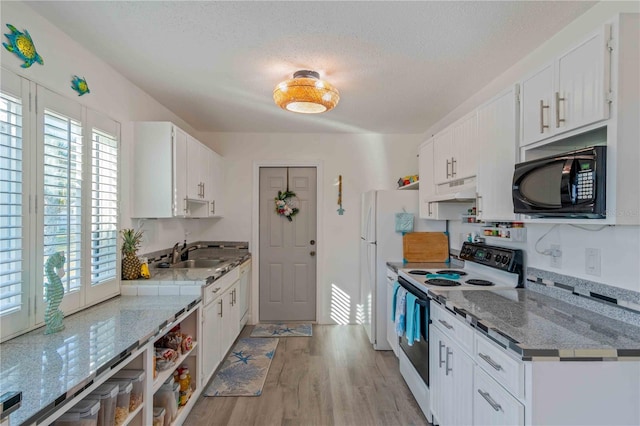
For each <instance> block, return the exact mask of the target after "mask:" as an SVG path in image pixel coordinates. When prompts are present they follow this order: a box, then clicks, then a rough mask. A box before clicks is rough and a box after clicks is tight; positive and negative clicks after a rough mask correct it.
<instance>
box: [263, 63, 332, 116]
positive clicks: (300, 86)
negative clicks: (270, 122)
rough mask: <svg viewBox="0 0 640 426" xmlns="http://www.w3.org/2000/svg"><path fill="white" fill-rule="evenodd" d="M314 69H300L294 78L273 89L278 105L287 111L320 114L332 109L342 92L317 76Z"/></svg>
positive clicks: (274, 98)
mask: <svg viewBox="0 0 640 426" xmlns="http://www.w3.org/2000/svg"><path fill="white" fill-rule="evenodd" d="M317 76H318V73H316V72H313V71H298V72H296V73H295V74H294V78H292V79H290V80H286V81H283V82H282V83H280V84H278V85H277V86H276V87H275V89H273V100H274V101H275V103H276V105H278V106H279V107H280V108H282V109H286V110H287V111H292V112H299V113H302V114H318V113H321V112H325V111H329V110H332V109H333V108H334V107H335V106H336V105H338V101H339V100H340V93H339V92H338V90H337V89H336V88H335V87H333V86H332V85H331V84H329V83H327V82H326V81H323V80H319V79H318V78H317Z"/></svg>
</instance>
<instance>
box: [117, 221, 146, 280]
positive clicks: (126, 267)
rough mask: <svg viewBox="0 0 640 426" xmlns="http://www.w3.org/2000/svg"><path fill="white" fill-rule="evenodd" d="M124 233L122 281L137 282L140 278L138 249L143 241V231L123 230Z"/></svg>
mask: <svg viewBox="0 0 640 426" xmlns="http://www.w3.org/2000/svg"><path fill="white" fill-rule="evenodd" d="M121 233H122V279H123V280H135V279H137V278H138V277H139V276H140V261H139V260H138V256H137V253H138V248H139V247H140V242H141V241H142V231H138V232H134V230H133V229H123V230H122V231H121Z"/></svg>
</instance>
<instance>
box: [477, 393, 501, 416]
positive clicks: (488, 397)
mask: <svg viewBox="0 0 640 426" xmlns="http://www.w3.org/2000/svg"><path fill="white" fill-rule="evenodd" d="M478 393H479V394H480V395H481V396H482V397H483V398H484V400H485V401H487V402H488V403H489V405H491V407H493V409H494V410H496V411H502V407H501V406H500V404H498V403H497V402H495V401H494V400H493V398H491V395H489V392H484V391H483V390H482V389H478Z"/></svg>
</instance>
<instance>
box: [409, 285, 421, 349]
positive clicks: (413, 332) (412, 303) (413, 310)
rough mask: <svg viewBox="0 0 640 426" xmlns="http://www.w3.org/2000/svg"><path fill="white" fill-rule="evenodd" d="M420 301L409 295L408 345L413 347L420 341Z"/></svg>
mask: <svg viewBox="0 0 640 426" xmlns="http://www.w3.org/2000/svg"><path fill="white" fill-rule="evenodd" d="M417 300H418V299H417V298H416V296H414V295H413V294H411V293H407V307H406V309H407V326H406V328H407V343H408V344H409V346H413V342H419V341H420V305H419V304H418V303H416V301H417Z"/></svg>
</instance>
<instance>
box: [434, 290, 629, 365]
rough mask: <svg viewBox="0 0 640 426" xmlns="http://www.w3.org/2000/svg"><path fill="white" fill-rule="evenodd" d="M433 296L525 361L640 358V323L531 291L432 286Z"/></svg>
mask: <svg viewBox="0 0 640 426" xmlns="http://www.w3.org/2000/svg"><path fill="white" fill-rule="evenodd" d="M429 296H430V297H432V298H433V299H435V300H436V301H438V302H440V303H441V304H443V305H445V306H446V307H447V308H448V310H449V311H451V312H454V313H455V314H456V315H457V316H459V317H461V318H462V319H463V321H465V322H467V323H468V324H470V325H471V326H473V327H475V328H476V329H478V330H479V331H480V332H482V333H483V334H485V335H487V336H489V337H490V338H491V339H492V340H494V341H496V342H497V343H499V344H500V345H502V346H504V347H506V348H509V349H510V350H512V351H513V353H515V354H516V355H517V356H519V357H521V358H522V359H523V360H533V361H535V360H544V359H558V360H561V361H564V360H567V361H578V360H589V361H606V360H624V359H635V360H638V359H640V327H636V326H634V325H631V324H627V323H624V322H622V321H618V320H615V319H611V318H608V317H605V316H602V315H600V314H597V313H595V312H593V311H590V310H587V309H584V308H580V307H577V306H575V305H571V304H569V303H566V302H563V301H561V300H558V299H555V298H552V297H549V296H545V295H544V294H541V293H538V292H534V291H531V290H527V289H495V290H466V291H465V290H444V289H442V290H441V289H429Z"/></svg>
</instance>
